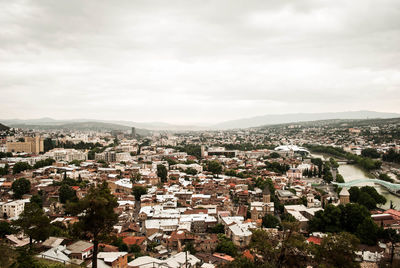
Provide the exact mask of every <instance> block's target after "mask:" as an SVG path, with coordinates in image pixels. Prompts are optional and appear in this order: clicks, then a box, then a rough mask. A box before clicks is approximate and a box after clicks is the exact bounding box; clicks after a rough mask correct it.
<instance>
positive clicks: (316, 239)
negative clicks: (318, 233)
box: [307, 236, 321, 245]
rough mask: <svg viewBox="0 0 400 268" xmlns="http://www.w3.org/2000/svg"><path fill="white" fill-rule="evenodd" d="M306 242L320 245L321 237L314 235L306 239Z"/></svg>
mask: <svg viewBox="0 0 400 268" xmlns="http://www.w3.org/2000/svg"><path fill="white" fill-rule="evenodd" d="M307 241H308V243H314V244H316V245H321V238H319V237H315V236H311V237H309V238H308V239H307Z"/></svg>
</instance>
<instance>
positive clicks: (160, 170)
mask: <svg viewBox="0 0 400 268" xmlns="http://www.w3.org/2000/svg"><path fill="white" fill-rule="evenodd" d="M157 176H158V177H160V179H161V182H166V181H167V177H168V170H167V168H166V167H165V166H164V165H157Z"/></svg>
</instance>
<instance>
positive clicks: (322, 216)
mask: <svg viewBox="0 0 400 268" xmlns="http://www.w3.org/2000/svg"><path fill="white" fill-rule="evenodd" d="M341 213H342V211H341V210H340V208H338V207H335V206H333V205H331V204H328V205H327V206H326V207H325V210H320V211H317V212H316V213H315V216H314V217H313V218H312V219H311V220H310V221H309V223H308V228H309V231H310V232H316V231H320V232H330V233H337V232H340V231H341V230H342V228H341V222H340V216H341Z"/></svg>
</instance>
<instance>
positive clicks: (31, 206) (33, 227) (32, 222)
mask: <svg viewBox="0 0 400 268" xmlns="http://www.w3.org/2000/svg"><path fill="white" fill-rule="evenodd" d="M14 223H15V225H16V226H18V227H19V228H20V229H21V230H22V231H23V232H24V233H25V234H26V235H27V236H29V245H30V247H32V242H33V240H35V241H44V240H46V239H47V238H48V237H49V235H50V219H49V218H48V217H47V216H46V215H45V214H44V211H43V209H42V208H40V207H39V206H38V205H37V204H36V203H27V204H25V209H24V211H23V212H22V213H21V215H20V216H19V218H18V220H16V221H15V222H14Z"/></svg>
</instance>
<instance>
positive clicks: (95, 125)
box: [10, 120, 150, 136]
mask: <svg viewBox="0 0 400 268" xmlns="http://www.w3.org/2000/svg"><path fill="white" fill-rule="evenodd" d="M10 126H11V127H16V128H23V129H40V130H91V131H104V130H107V131H112V130H119V131H129V130H131V127H129V126H124V125H119V124H111V123H103V122H71V123H60V122H57V121H56V120H55V122H53V124H50V122H44V123H41V122H40V121H38V120H35V122H32V124H26V123H16V124H10ZM135 130H136V133H137V134H139V135H143V136H147V135H149V134H150V131H149V130H147V129H141V128H136V129H135Z"/></svg>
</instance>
